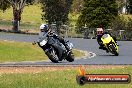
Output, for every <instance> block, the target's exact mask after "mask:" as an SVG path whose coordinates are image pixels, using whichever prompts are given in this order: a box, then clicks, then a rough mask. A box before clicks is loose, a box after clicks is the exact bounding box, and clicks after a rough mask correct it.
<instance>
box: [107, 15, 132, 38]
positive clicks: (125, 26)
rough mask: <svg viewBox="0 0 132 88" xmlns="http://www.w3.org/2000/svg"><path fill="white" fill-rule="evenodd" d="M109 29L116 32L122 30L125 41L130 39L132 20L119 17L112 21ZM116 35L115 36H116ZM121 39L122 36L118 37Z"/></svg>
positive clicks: (131, 35)
mask: <svg viewBox="0 0 132 88" xmlns="http://www.w3.org/2000/svg"><path fill="white" fill-rule="evenodd" d="M109 28H111V29H113V30H114V31H116V32H118V34H119V31H120V30H124V32H123V35H124V36H125V38H126V39H127V40H131V39H132V18H130V17H128V18H127V19H126V18H125V17H124V16H119V17H117V18H116V19H114V20H113V21H112V23H111V25H110V27H109ZM118 34H116V35H118ZM120 37H122V36H120Z"/></svg>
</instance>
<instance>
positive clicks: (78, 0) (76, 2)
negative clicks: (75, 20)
mask: <svg viewBox="0 0 132 88" xmlns="http://www.w3.org/2000/svg"><path fill="white" fill-rule="evenodd" d="M83 2H84V1H83V0H73V4H72V7H71V13H80V11H81V8H82V5H83Z"/></svg>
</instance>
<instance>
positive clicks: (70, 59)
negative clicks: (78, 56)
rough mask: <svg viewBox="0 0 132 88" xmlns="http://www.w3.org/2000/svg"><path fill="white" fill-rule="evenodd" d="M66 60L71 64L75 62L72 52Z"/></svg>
mask: <svg viewBox="0 0 132 88" xmlns="http://www.w3.org/2000/svg"><path fill="white" fill-rule="evenodd" d="M66 60H67V61H69V62H73V61H74V55H73V53H72V52H70V53H69V54H68V56H67V57H66Z"/></svg>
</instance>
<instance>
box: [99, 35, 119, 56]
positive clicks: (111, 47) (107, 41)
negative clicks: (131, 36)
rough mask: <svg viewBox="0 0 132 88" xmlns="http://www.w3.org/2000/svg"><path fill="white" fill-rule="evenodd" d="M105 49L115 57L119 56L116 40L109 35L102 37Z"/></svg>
mask: <svg viewBox="0 0 132 88" xmlns="http://www.w3.org/2000/svg"><path fill="white" fill-rule="evenodd" d="M101 40H102V42H103V44H104V47H105V48H106V49H107V50H108V51H109V52H110V53H112V54H114V55H115V56H118V55H119V51H118V45H117V44H116V43H115V41H114V39H113V38H112V37H111V36H110V35H109V34H104V35H103V36H102V37H101Z"/></svg>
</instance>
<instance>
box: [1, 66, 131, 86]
mask: <svg viewBox="0 0 132 88" xmlns="http://www.w3.org/2000/svg"><path fill="white" fill-rule="evenodd" d="M93 67H94V66H93ZM93 67H90V66H88V69H87V70H86V71H87V73H88V74H89V73H91V74H130V75H132V71H131V70H132V66H110V67H109V66H95V67H94V68H93ZM0 69H2V68H0ZM3 69H5V68H3ZM8 69H9V70H10V68H8ZM8 69H7V70H8ZM26 69H27V70H28V71H30V69H31V68H26ZM37 69H38V68H36V70H37ZM45 69H48V70H45ZM33 70H34V69H33ZM41 70H42V71H41V72H38V71H39V69H38V70H37V71H36V72H33V73H19V71H20V70H19V68H15V71H18V72H17V73H13V72H12V71H13V70H11V72H10V73H0V87H1V88H132V83H129V84H86V85H84V86H80V85H78V84H77V83H76V75H77V74H78V71H77V68H73V67H69V68H65V67H64V68H62V69H61V68H60V69H57V68H51V67H50V68H47V67H46V68H43V69H42V67H41ZM1 71H2V70H1Z"/></svg>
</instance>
